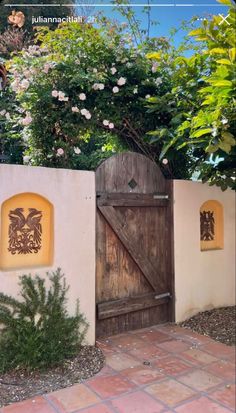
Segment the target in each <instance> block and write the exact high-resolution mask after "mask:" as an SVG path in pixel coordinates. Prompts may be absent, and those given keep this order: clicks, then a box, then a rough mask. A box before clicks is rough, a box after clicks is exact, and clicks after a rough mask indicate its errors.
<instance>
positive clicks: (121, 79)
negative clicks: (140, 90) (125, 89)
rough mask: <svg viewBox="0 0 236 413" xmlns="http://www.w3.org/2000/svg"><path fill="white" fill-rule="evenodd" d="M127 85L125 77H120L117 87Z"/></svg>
mask: <svg viewBox="0 0 236 413" xmlns="http://www.w3.org/2000/svg"><path fill="white" fill-rule="evenodd" d="M125 83H126V78H125V77H120V78H119V79H118V80H117V85H119V86H123V85H124V84H125Z"/></svg>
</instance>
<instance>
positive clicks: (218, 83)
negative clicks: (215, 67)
mask: <svg viewBox="0 0 236 413" xmlns="http://www.w3.org/2000/svg"><path fill="white" fill-rule="evenodd" d="M214 85H215V86H219V87H220V86H232V85H233V84H232V82H231V81H230V80H217V81H216V82H214Z"/></svg>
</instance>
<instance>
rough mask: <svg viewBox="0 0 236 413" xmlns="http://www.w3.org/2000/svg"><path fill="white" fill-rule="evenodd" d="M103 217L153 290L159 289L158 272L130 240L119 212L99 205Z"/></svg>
mask: <svg viewBox="0 0 236 413" xmlns="http://www.w3.org/2000/svg"><path fill="white" fill-rule="evenodd" d="M98 208H99V210H100V211H101V213H102V215H103V216H104V218H105V219H106V220H107V222H108V223H109V225H110V226H111V227H112V229H113V231H114V232H115V233H116V235H117V236H118V238H119V239H120V241H121V242H122V243H123V245H124V246H125V248H126V249H127V250H128V252H129V253H130V255H131V257H132V258H133V260H134V261H135V262H136V264H137V265H138V266H139V268H140V270H141V271H142V273H143V275H144V276H145V278H146V279H147V280H148V282H149V283H150V285H151V286H152V288H153V290H154V291H161V290H163V288H164V285H163V282H162V279H160V278H158V272H157V271H156V269H155V268H154V267H153V265H152V263H151V262H150V261H149V260H148V259H147V258H146V255H145V251H143V250H142V247H141V246H140V244H138V243H136V244H135V243H134V242H132V237H131V236H130V233H129V231H128V229H127V228H126V227H125V223H124V222H123V221H122V217H121V216H120V214H119V212H118V211H116V210H115V209H114V208H113V207H112V206H99V207H98Z"/></svg>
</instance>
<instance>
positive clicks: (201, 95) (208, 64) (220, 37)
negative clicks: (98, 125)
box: [150, 0, 236, 190]
mask: <svg viewBox="0 0 236 413" xmlns="http://www.w3.org/2000/svg"><path fill="white" fill-rule="evenodd" d="M219 1H220V2H221V3H224V4H227V5H229V6H230V9H229V16H228V18H227V22H226V21H223V20H222V17H221V16H220V15H216V16H212V18H211V19H209V20H207V19H205V20H203V22H202V25H201V27H199V28H197V29H194V30H192V31H191V32H190V33H189V36H191V37H194V39H195V40H197V42H199V46H200V50H198V51H196V52H195V53H194V54H193V55H192V56H191V57H189V58H187V57H184V56H178V57H177V58H176V59H175V60H174V61H173V62H172V69H173V78H172V81H173V88H172V91H171V93H169V94H168V95H167V96H166V98H167V99H168V98H169V100H170V101H171V102H172V105H173V110H174V111H175V113H176V116H175V117H174V119H172V121H171V123H172V126H174V130H173V128H172V129H170V128H169V129H168V132H166V133H165V132H163V131H158V130H157V131H154V132H155V133H156V135H155V139H160V138H161V139H162V140H163V141H164V148H163V151H162V153H161V156H164V155H165V154H166V153H167V155H168V154H169V151H171V150H172V148H173V147H174V148H177V149H179V150H182V149H183V148H184V147H188V148H190V150H192V154H193V156H194V157H196V159H197V164H198V171H199V172H200V174H201V175H200V176H201V177H202V179H203V180H204V181H208V182H209V183H211V184H216V185H218V186H221V188H222V189H223V190H224V189H226V188H227V187H231V188H233V189H235V188H236V180H235V170H234V167H233V158H235V154H236V146H235V145H236V139H235V130H236V110H235V109H236V93H235V90H236V89H235V84H236V83H235V73H236V61H235V53H236V49H235V38H234V28H235V16H236V6H235V4H233V3H232V2H231V1H230V0H219ZM163 57H164V55H163V54H162V55H161V59H162V60H163ZM156 59H157V61H158V62H160V55H159V56H158V57H156ZM150 107H151V108H152V110H153V111H155V113H157V111H158V110H159V109H158V107H159V101H158V100H157V101H155V100H153V101H152V102H150ZM173 120H174V124H173ZM158 132H159V133H158ZM161 133H162V135H161Z"/></svg>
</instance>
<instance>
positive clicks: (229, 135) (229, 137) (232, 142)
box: [222, 132, 236, 146]
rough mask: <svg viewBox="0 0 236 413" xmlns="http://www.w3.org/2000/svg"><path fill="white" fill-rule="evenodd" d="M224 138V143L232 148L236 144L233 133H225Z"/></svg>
mask: <svg viewBox="0 0 236 413" xmlns="http://www.w3.org/2000/svg"><path fill="white" fill-rule="evenodd" d="M222 138H223V142H225V143H227V144H229V145H231V146H234V145H235V143H236V141H235V138H234V135H232V133H230V132H223V133H222Z"/></svg>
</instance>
